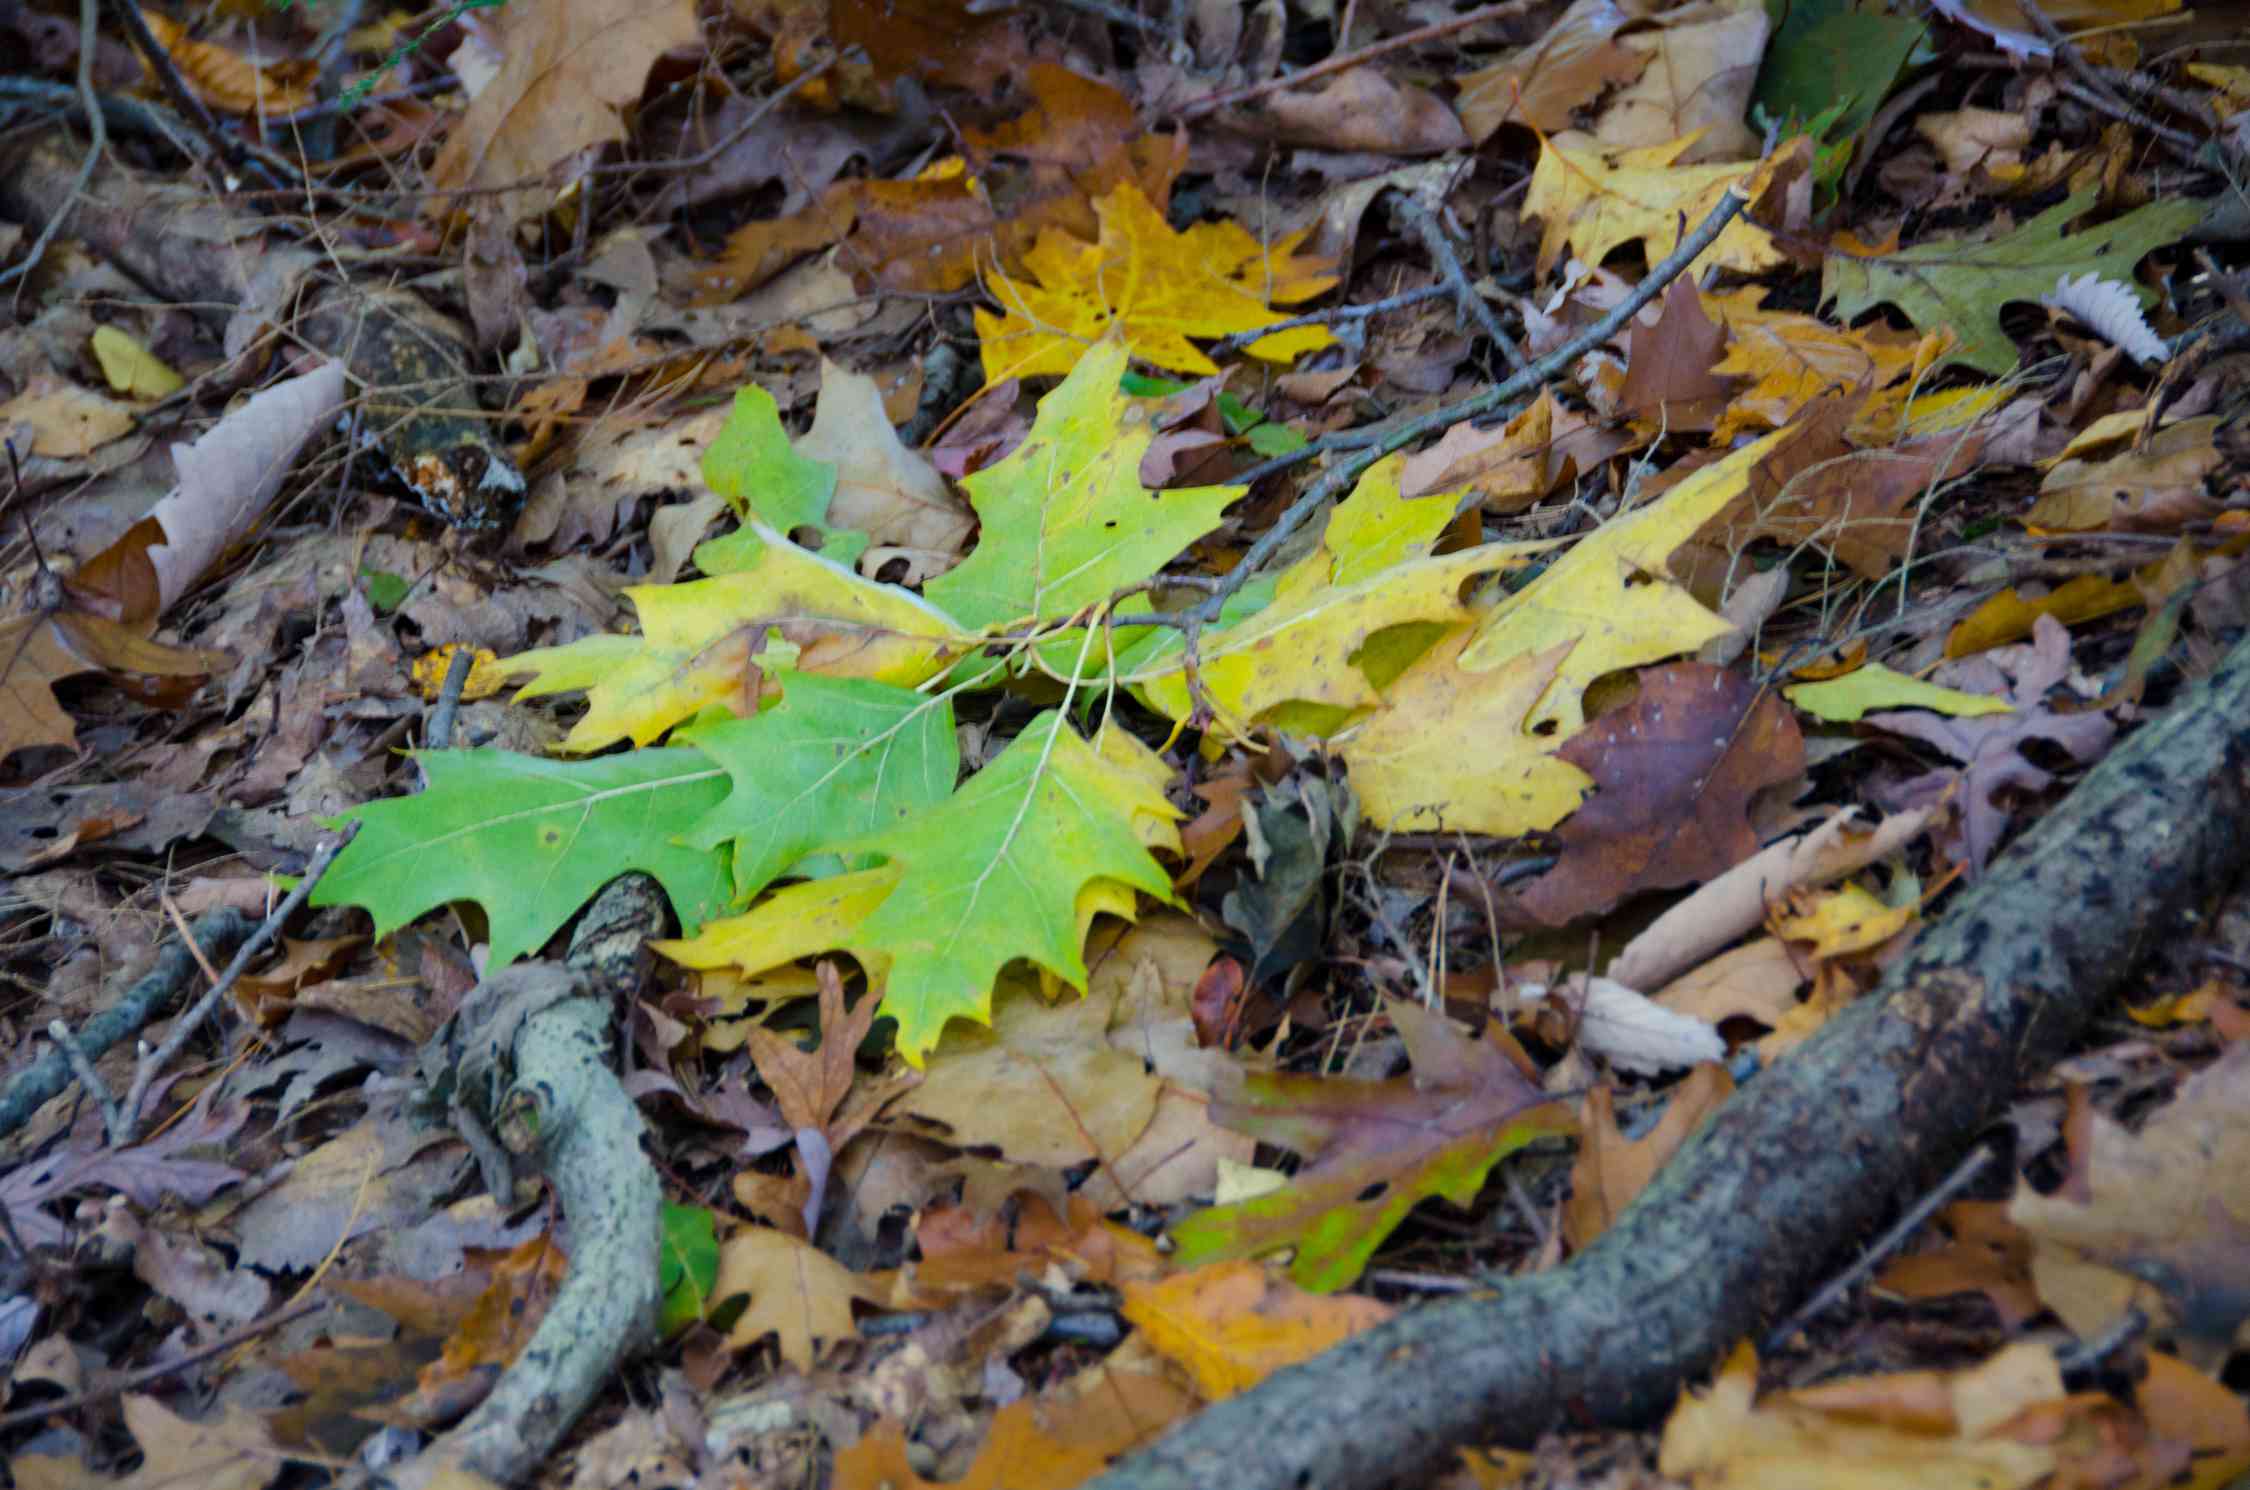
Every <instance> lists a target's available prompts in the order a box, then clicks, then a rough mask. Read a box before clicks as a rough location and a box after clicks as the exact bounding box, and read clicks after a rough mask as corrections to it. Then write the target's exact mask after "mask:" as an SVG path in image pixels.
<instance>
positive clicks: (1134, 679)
mask: <svg viewBox="0 0 2250 1490" xmlns="http://www.w3.org/2000/svg"><path fill="white" fill-rule="evenodd" d="M1403 465H1404V462H1403V461H1402V460H1401V459H1400V458H1399V457H1396V456H1393V457H1391V458H1389V459H1386V460H1384V461H1382V462H1380V463H1378V464H1377V465H1375V466H1372V467H1370V468H1369V469H1368V471H1367V473H1366V474H1365V475H1363V476H1362V477H1361V478H1360V481H1359V485H1358V486H1356V487H1354V488H1353V490H1352V494H1351V495H1350V496H1348V497H1346V498H1345V499H1344V500H1343V501H1342V502H1340V503H1339V504H1337V507H1336V510H1335V511H1334V512H1333V513H1331V514H1330V515H1329V519H1328V526H1327V528H1326V530H1325V532H1324V535H1323V537H1322V539H1321V543H1320V546H1319V547H1318V548H1316V549H1314V550H1313V551H1312V552H1311V553H1309V554H1306V555H1305V556H1304V557H1303V558H1301V559H1299V560H1297V561H1296V562H1295V563H1294V564H1292V565H1290V566H1289V568H1287V569H1285V570H1283V571H1282V572H1281V573H1280V575H1278V576H1276V578H1275V581H1274V588H1273V598H1272V600H1271V601H1270V602H1269V603H1268V604H1267V605H1266V607H1265V609H1263V610H1260V611H1258V612H1256V613H1255V614H1252V615H1250V616H1247V617H1245V618H1243V619H1242V620H1239V621H1236V622H1234V623H1232V624H1231V625H1228V626H1227V627H1225V628H1224V629H1223V630H1213V631H1208V632H1206V633H1204V635H1203V637H1202V639H1201V641H1200V643H1199V645H1198V646H1197V649H1196V653H1197V666H1196V677H1197V680H1198V683H1199V684H1200V686H1201V689H1202V697H1203V698H1204V699H1207V700H1208V701H1209V702H1210V703H1211V704H1212V705H1213V706H1215V707H1216V708H1217V709H1219V710H1220V711H1221V712H1222V713H1223V714H1224V715H1225V716H1226V719H1225V720H1224V721H1222V723H1223V724H1227V723H1231V726H1232V727H1234V728H1237V729H1240V728H1244V727H1246V726H1247V725H1248V724H1249V723H1250V722H1251V721H1253V720H1255V719H1256V718H1257V717H1258V716H1259V715H1261V714H1264V713H1265V712H1266V711H1268V710H1270V709H1274V708H1277V707H1280V706H1282V705H1287V704H1316V705H1321V706H1325V707H1326V708H1327V709H1329V710H1332V711H1346V712H1348V711H1350V710H1354V709H1361V708H1365V707H1367V706H1368V705H1371V704H1373V703H1375V702H1376V700H1377V697H1378V694H1377V689H1378V688H1379V687H1380V686H1381V684H1383V683H1386V682H1388V681H1389V679H1390V676H1391V675H1394V674H1395V673H1396V671H1397V666H1400V665H1403V660H1400V661H1397V662H1396V663H1395V664H1394V665H1392V666H1390V667H1389V668H1387V669H1384V668H1381V667H1379V666H1378V665H1377V658H1376V657H1374V656H1371V655H1368V646H1369V642H1370V640H1371V639H1372V638H1374V637H1375V636H1376V634H1377V633H1379V632H1383V631H1387V630H1389V629H1390V628H1393V627H1402V626H1410V625H1414V624H1416V623H1419V624H1421V625H1425V626H1428V625H1435V626H1440V627H1442V626H1447V625H1455V624H1458V623H1461V622H1464V621H1467V620H1469V619H1471V617H1472V612H1471V611H1470V610H1469V609H1468V607H1467V606H1465V605H1463V604H1462V602H1461V591H1462V589H1463V587H1464V586H1465V585H1466V584H1467V583H1468V581H1469V580H1470V579H1471V578H1473V577H1475V576H1477V575H1481V574H1490V573H1495V572H1498V571H1503V570H1509V569H1518V568H1521V567H1522V566H1524V565H1525V564H1528V563H1530V562H1531V559H1532V556H1533V555H1536V554H1540V553H1544V552H1546V551H1548V550H1550V549H1552V548H1554V547H1555V544H1553V543H1552V542H1535V543H1488V544H1485V545H1482V546H1481V547H1478V548H1472V549H1467V550H1465V551H1463V552H1461V553H1457V554H1447V555H1445V556H1443V557H1441V558H1430V557H1427V554H1428V551H1429V548H1430V545H1431V544H1432V543H1433V542H1435V541H1436V538H1437V536H1438V534H1439V533H1440V532H1442V531H1443V530H1444V528H1445V526H1446V524H1447V523H1448V522H1449V521H1450V520H1451V519H1452V516H1453V510H1454V506H1455V504H1456V501H1457V498H1456V496H1455V495H1453V494H1450V493H1448V494H1444V495H1439V496H1426V497H1405V496H1401V495H1400V493H1399V485H1398V483H1399V472H1400V470H1401V469H1402V468H1403ZM1430 639H1431V638H1430V637H1429V636H1427V635H1423V636H1421V637H1420V638H1419V640H1418V641H1417V642H1416V643H1415V645H1417V646H1427V645H1428V644H1429V641H1430ZM1182 645H1183V644H1182V642H1181V640H1180V638H1179V637H1178V635H1177V634H1176V633H1175V634H1167V635H1165V636H1164V637H1162V638H1161V639H1159V640H1158V641H1157V642H1156V643H1155V644H1154V645H1152V646H1150V647H1148V648H1147V649H1146V650H1144V651H1140V652H1138V653H1136V654H1135V655H1134V657H1133V659H1132V661H1131V664H1130V665H1129V667H1128V668H1127V670H1126V671H1125V672H1124V673H1123V675H1122V676H1123V679H1124V681H1126V682H1129V683H1132V684H1134V685H1136V686H1137V687H1138V688H1139V689H1140V693H1141V697H1142V698H1143V699H1144V700H1145V701H1146V702H1147V703H1148V704H1149V705H1150V706H1151V707H1152V708H1156V709H1160V710H1162V711H1163V712H1164V713H1166V714H1168V715H1170V716H1171V717H1172V718H1174V719H1185V718H1187V717H1188V714H1189V713H1190V712H1191V711H1192V710H1193V709H1194V707H1195V704H1196V698H1195V696H1194V691H1193V690H1192V689H1191V688H1190V686H1189V683H1188V679H1187V676H1186V673H1185V670H1184V667H1183V657H1182ZM1377 650H1378V652H1379V651H1380V650H1381V649H1377ZM1371 670H1374V671H1376V672H1377V676H1373V677H1371V676H1370V675H1369V674H1370V671H1371ZM1337 722H1339V723H1340V722H1341V720H1340V719H1339V720H1338V721H1337ZM1292 723H1293V725H1295V726H1297V727H1300V728H1307V729H1311V728H1314V726H1313V724H1312V723H1311V722H1310V721H1309V720H1304V719H1294V720H1292Z"/></svg>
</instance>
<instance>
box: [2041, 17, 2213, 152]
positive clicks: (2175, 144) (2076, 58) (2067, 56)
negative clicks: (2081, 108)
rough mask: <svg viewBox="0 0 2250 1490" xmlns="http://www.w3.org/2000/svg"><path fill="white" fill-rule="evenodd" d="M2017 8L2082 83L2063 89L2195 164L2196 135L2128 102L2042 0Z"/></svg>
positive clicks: (2097, 110)
mask: <svg viewBox="0 0 2250 1490" xmlns="http://www.w3.org/2000/svg"><path fill="white" fill-rule="evenodd" d="M2016 9H2018V10H2020V11H2022V12H2023V14H2024V19H2025V20H2028V21H2029V22H2031V26H2032V29H2033V30H2035V31H2037V32H2038V33H2039V34H2040V35H2041V36H2042V37H2044V38H2046V41H2047V44H2048V45H2049V46H2052V47H2053V48H2054V49H2055V55H2056V56H2057V57H2060V58H2061V59H2062V63H2063V66H2064V68H2066V69H2067V70H2068V71H2069V72H2070V74H2071V76H2073V77H2075V78H2076V79H2077V80H2078V83H2079V86H2078V87H2077V88H2073V87H2072V86H2071V85H2070V84H2069V83H2064V84H2063V92H2065V93H2067V94H2069V95H2070V96H2071V97H2073V98H2075V99H2077V100H2078V101H2079V102H2080V103H2082V104H2085V105H2086V106H2087V107H2088V108H2090V109H2092V110H2094V111H2095V112H2096V113H2101V114H2108V115H2110V116H2112V117H2114V118H2117V119H2122V120H2123V121H2125V122H2126V123H2127V124H2130V125H2132V126H2133V127H2134V128H2135V129H2140V130H2146V131H2147V132H2148V133H2150V134H2152V135H2155V136H2156V138H2157V139H2158V140H2160V141H2161V142H2163V144H2164V146H2165V147H2166V148H2167V149H2169V150H2171V151H2172V152H2173V153H2174V154H2175V155H2179V156H2181V157H2183V158H2184V159H2186V160H2187V161H2188V162H2189V163H2190V164H2193V163H2194V160H2195V153H2196V149H2197V145H2198V142H2197V141H2196V139H2195V137H2194V136H2192V135H2190V134H2189V133H2188V132H2187V131H2186V130H2183V129H2173V128H2172V127H2171V126H2170V125H2167V124H2161V123H2159V122H2157V121H2156V120H2154V119H2151V118H2149V117H2148V115H2146V114H2144V113H2142V112H2141V111H2140V110H2139V109H2136V108H2134V107H2133V106H2132V105H2131V104H2129V103H2127V102H2126V101H2125V99H2124V97H2123V96H2122V95H2121V94H2119V93H2118V92H2117V91H2116V90H2115V89H2114V88H2112V87H2111V86H2110V85H2109V80H2108V79H2107V78H2104V77H2103V76H2101V74H2099V73H2097V72H2095V71H2094V68H2093V65H2092V64H2091V63H2089V62H2087V60H2086V57H2085V54H2084V53H2083V52H2080V51H2079V50H2078V46H2077V44H2076V43H2075V42H2073V41H2072V40H2071V39H2070V38H2069V37H2067V36H2065V35H2063V31H2062V27H2060V26H2058V25H2056V24H2055V23H2054V20H2053V18H2051V17H2050V16H2049V15H2048V14H2047V12H2046V11H2044V10H2042V9H2041V8H2040V7H2039V4H2038V0H2016Z"/></svg>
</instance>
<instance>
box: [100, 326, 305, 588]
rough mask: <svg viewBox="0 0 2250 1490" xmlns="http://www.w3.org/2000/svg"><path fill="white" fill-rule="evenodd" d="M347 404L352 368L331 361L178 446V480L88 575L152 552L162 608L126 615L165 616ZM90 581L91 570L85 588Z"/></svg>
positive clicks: (274, 388) (270, 497) (256, 516)
mask: <svg viewBox="0 0 2250 1490" xmlns="http://www.w3.org/2000/svg"><path fill="white" fill-rule="evenodd" d="M343 401H344V366H343V364H342V363H341V362H337V361H333V360H331V361H327V362H323V363H322V364H321V365H320V366H318V367H316V368H314V369H313V370H312V371H311V372H307V373H300V374H298V375H297V376H296V377H294V378H290V379H288V380H286V381H284V382H280V383H276V384H274V385H273V386H272V387H271V388H267V389H264V390H261V391H260V392H259V393H257V394H255V395H254V396H252V397H251V399H250V400H249V402H247V403H245V404H243V405H242V407H241V408H239V409H236V410H234V411H233V412H232V413H230V414H228V415H227V416H226V418H224V419H222V420H220V421H219V422H218V423H217V424H215V425H213V426H212V427H211V428H210V430H208V431H207V432H206V433H205V434H204V435H203V436H202V437H201V438H199V439H198V440H196V441H195V443H194V444H192V445H175V446H173V447H172V463H173V465H175V466H176V467H178V469H179V474H180V479H179V481H178V483H177V484H175V485H174V486H173V488H172V489H171V491H169V492H167V493H166V494H165V496H164V498H163V500H162V501H160V502H158V503H157V504H156V506H155V507H154V508H152V509H151V510H150V511H149V514H148V516H147V517H144V518H142V519H141V520H140V521H139V522H137V523H135V524H134V525H133V526H132V528H131V529H130V530H128V531H127V532H126V534H125V536H124V537H122V538H120V539H118V540H117V542H116V543H114V544H112V545H111V546H110V547H109V548H108V549H107V550H105V551H104V552H103V553H101V554H99V555H97V556H96V557H94V558H92V559H89V560H87V561H86V565H85V571H88V572H92V573H101V572H104V571H106V570H107V569H108V568H109V566H111V565H116V564H124V563H132V562H134V556H136V555H140V554H145V555H146V558H145V560H141V561H140V562H145V563H146V565H147V566H148V571H149V574H150V576H151V578H152V580H153V588H154V591H155V596H156V605H155V609H154V610H153V611H149V612H147V613H146V614H135V613H134V610H133V608H132V607H131V606H128V607H127V613H126V615H125V617H124V619H126V620H129V621H130V620H150V619H154V617H156V616H160V615H162V614H164V613H165V612H166V611H168V610H170V609H171V608H172V605H173V603H174V602H175V601H177V600H178V599H179V598H180V597H181V596H182V595H183V594H185V593H186V592H187V589H188V587H189V586H190V585H192V584H194V583H195V582H196V581H197V580H198V579H200V578H202V577H203V573H204V571H205V570H207V569H209V568H210V567H211V565H212V564H213V562H215V561H216V560H217V559H218V557H219V555H220V554H222V553H224V552H225V551H226V550H227V549H228V548H230V547H232V546H233V545H234V544H236V543H239V542H241V541H242V540H243V538H244V537H245V536H246V535H247V533H248V531H249V529H250V527H251V525H252V524H254V523H255V522H257V520H258V519H259V518H260V517H262V516H263V515H264V514H265V510H266V508H267V506H269V505H270V504H271V503H272V501H273V499H274V495H275V494H276V493H277V492H279V491H280V490H281V483H282V481H283V480H284V479H285V478H286V477H287V476H288V475H289V470H290V467H291V465H292V464H293V463H294V462H295V460H296V457H297V452H298V451H299V450H300V449H302V448H303V446H304V443H305V441H306V440H308V439H310V438H311V437H312V436H313V435H314V434H316V433H318V432H319V431H321V430H324V429H326V428H328V426H329V425H330V424H332V423H333V422H334V421H335V417H336V410H337V409H338V408H340V407H342V405H343ZM89 578H90V574H89V573H87V572H82V574H81V581H82V582H85V581H87V580H88V579H89ZM103 588H104V589H111V588H112V587H111V586H110V585H108V584H105V585H104V586H103Z"/></svg>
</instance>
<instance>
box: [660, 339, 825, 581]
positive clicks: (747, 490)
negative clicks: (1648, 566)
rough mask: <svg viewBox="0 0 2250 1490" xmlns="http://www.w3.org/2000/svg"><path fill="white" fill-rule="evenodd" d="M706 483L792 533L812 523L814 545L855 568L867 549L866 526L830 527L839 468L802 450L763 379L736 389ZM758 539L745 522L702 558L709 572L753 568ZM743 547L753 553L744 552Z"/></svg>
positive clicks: (709, 455)
mask: <svg viewBox="0 0 2250 1490" xmlns="http://www.w3.org/2000/svg"><path fill="white" fill-rule="evenodd" d="M703 484H704V485H705V486H708V487H710V488H711V490H713V491H715V492H717V493H718V494H719V495H720V496H722V497H725V498H726V499H727V500H728V501H729V502H732V503H733V504H734V508H735V511H736V512H737V513H740V514H741V515H742V516H744V517H748V516H750V515H751V514H753V513H755V514H756V515H757V516H759V517H761V518H764V519H765V520H766V521H767V522H768V523H770V524H772V525H773V526H774V527H776V528H778V529H780V530H781V531H782V532H784V533H787V534H789V535H790V536H792V537H796V536H798V535H800V534H801V533H802V532H803V530H805V529H808V528H809V529H811V530H812V532H813V534H814V535H817V536H816V537H815V541H813V542H811V543H809V544H807V545H806V546H807V547H809V548H814V549H817V550H819V552H820V556H821V557H822V558H824V559H830V560H833V561H834V562H836V563H838V564H842V565H844V566H846V567H847V568H848V567H849V566H850V565H851V564H853V563H854V562H855V561H857V560H858V558H859V556H860V554H861V553H862V552H863V551H865V549H866V548H867V535H866V534H865V533H861V532H858V531H855V530H850V529H844V528H831V527H830V526H828V504H829V503H830V502H831V501H833V500H834V499H835V496H836V468H835V467H834V466H832V465H829V464H828V463H827V462H826V461H817V460H808V459H806V458H805V457H804V456H802V455H799V454H798V453H797V452H796V449H795V448H794V447H793V446H791V444H790V443H789V432H788V431H787V430H785V429H783V428H782V427H781V410H780V408H779V407H778V406H777V405H776V404H775V403H774V401H773V395H772V394H770V393H768V392H766V390H765V389H763V388H760V387H758V386H757V385H756V384H755V383H753V384H752V385H750V386H749V387H747V388H744V389H742V390H741V391H740V392H738V393H736V394H735V396H734V412H733V413H731V414H729V415H728V416H727V422H726V427H725V428H723V429H721V430H720V431H719V437H718V438H717V439H716V440H713V441H712V442H711V448H710V449H709V450H706V451H704V452H703ZM757 544H758V539H757V535H756V534H754V533H752V532H751V531H750V530H749V529H747V528H743V529H739V530H737V531H736V532H735V533H731V534H729V535H727V537H726V538H725V539H714V540H713V541H712V543H707V544H704V545H702V546H701V547H700V548H698V549H697V550H696V564H697V566H698V567H700V568H701V569H702V570H703V572H704V573H706V574H722V573H732V572H734V571H735V570H738V569H744V568H748V567H749V565H750V564H751V563H752V562H753V561H754V560H755V559H756V557H757ZM715 545H716V546H715ZM742 549H747V552H742V551H738V550H742Z"/></svg>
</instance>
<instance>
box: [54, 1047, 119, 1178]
mask: <svg viewBox="0 0 2250 1490" xmlns="http://www.w3.org/2000/svg"><path fill="white" fill-rule="evenodd" d="M47 1038H48V1039H50V1040H52V1041H54V1042H55V1048H56V1049H57V1050H60V1051H61V1052H62V1053H63V1060H64V1061H65V1062H66V1063H68V1065H69V1066H70V1074H71V1075H73V1076H75V1077H77V1078H78V1084H79V1085H80V1086H82V1087H84V1088H85V1089H86V1094H87V1095H88V1096H90V1097H92V1098H93V1099H94V1106H96V1107H97V1108H99V1109H100V1110H101V1115H102V1131H103V1132H104V1133H106V1134H108V1135H109V1142H110V1146H111V1147H112V1148H123V1147H124V1146H125V1139H124V1138H123V1136H122V1134H123V1132H124V1129H123V1128H122V1126H121V1125H120V1124H119V1122H118V1111H117V1099H116V1098H115V1097H112V1096H111V1095H110V1094H109V1083H108V1082H106V1081H103V1080H102V1075H101V1073H100V1072H99V1071H96V1070H95V1069H94V1063H93V1062H92V1061H91V1060H89V1059H88V1058H87V1056H86V1050H85V1047H83V1046H81V1045H80V1044H79V1043H78V1037H77V1036H76V1035H74V1034H72V1033H71V1032H70V1026H69V1025H67V1024H64V1023H63V1022H62V1021H61V1020H59V1019H55V1020H50V1021H48V1024H47Z"/></svg>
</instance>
